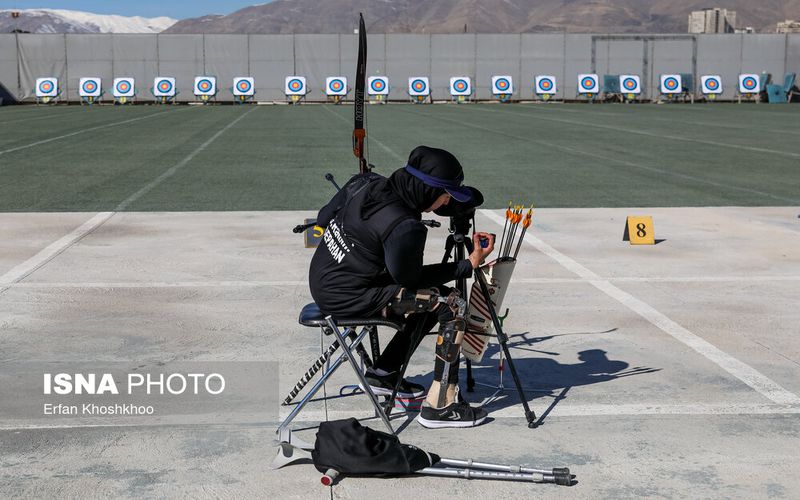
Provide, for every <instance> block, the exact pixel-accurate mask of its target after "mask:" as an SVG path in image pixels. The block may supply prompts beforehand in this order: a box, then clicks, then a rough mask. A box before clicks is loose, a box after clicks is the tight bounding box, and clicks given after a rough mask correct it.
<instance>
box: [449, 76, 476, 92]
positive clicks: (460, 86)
mask: <svg viewBox="0 0 800 500" xmlns="http://www.w3.org/2000/svg"><path fill="white" fill-rule="evenodd" d="M470 94H472V82H471V81H470V78H469V77H468V76H454V77H452V78H450V95H452V96H459V95H470Z"/></svg>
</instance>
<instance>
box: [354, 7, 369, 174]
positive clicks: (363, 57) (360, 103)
mask: <svg viewBox="0 0 800 500" xmlns="http://www.w3.org/2000/svg"><path fill="white" fill-rule="evenodd" d="M358 18H359V19H358V63H357V64H356V93H355V101H354V103H353V104H354V106H353V108H354V119H355V126H354V128H353V154H354V155H355V156H356V158H358V172H359V173H360V174H365V173H367V172H369V171H370V168H369V164H368V163H367V158H366V156H365V154H364V139H366V138H367V130H366V129H365V128H364V94H365V88H366V80H367V28H366V27H365V26H364V14H359V15H358Z"/></svg>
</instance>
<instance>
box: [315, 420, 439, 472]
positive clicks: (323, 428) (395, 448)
mask: <svg viewBox="0 0 800 500" xmlns="http://www.w3.org/2000/svg"><path fill="white" fill-rule="evenodd" d="M311 458H312V459H313V460H314V467H316V468H317V470H318V471H320V472H322V473H325V472H327V471H328V469H334V470H336V471H338V472H339V473H341V474H358V475H377V476H402V475H408V474H413V473H414V472H415V471H418V470H420V469H424V468H425V467H430V466H431V465H433V464H435V463H436V462H438V461H439V456H438V455H434V454H433V453H426V452H425V451H423V450H420V449H419V448H417V447H416V446H411V445H409V444H403V443H401V442H400V440H399V439H398V438H397V436H393V435H392V434H387V433H385V432H380V431H376V430H374V429H370V428H369V427H364V426H362V425H361V424H360V423H359V422H358V420H356V419H355V418H348V419H346V420H334V421H331V422H323V423H322V424H320V426H319V431H318V432H317V442H316V443H315V444H314V450H313V451H312V452H311Z"/></svg>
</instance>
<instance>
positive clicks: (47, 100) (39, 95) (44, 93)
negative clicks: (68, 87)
mask: <svg viewBox="0 0 800 500" xmlns="http://www.w3.org/2000/svg"><path fill="white" fill-rule="evenodd" d="M34 95H35V96H36V104H37V105H42V104H56V103H57V102H58V99H59V97H60V96H61V88H60V87H59V85H58V78H56V77H53V76H48V77H45V78H37V79H36V90H35V92H34Z"/></svg>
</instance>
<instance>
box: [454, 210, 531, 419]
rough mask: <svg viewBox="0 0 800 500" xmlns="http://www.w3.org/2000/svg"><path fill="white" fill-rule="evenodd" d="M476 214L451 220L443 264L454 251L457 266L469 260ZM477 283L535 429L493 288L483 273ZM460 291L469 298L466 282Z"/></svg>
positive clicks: (471, 384) (469, 365)
mask: <svg viewBox="0 0 800 500" xmlns="http://www.w3.org/2000/svg"><path fill="white" fill-rule="evenodd" d="M474 214H475V211H474V209H473V210H472V211H471V213H468V214H464V215H457V216H452V217H450V228H449V231H450V234H449V235H448V236H447V241H446V243H445V249H444V257H443V259H442V262H443V263H444V262H447V261H449V260H450V258H451V256H452V255H453V251H455V261H456V262H458V261H460V260H463V259H465V258H466V256H467V252H470V253H471V252H472V250H473V247H472V239H470V238H468V237H467V235H468V234H469V232H470V229H471V228H472V224H471V222H470V221H471V220H473V217H474ZM475 280H476V281H477V283H478V285H479V286H480V288H481V292H482V293H483V296H484V297H486V298H487V300H486V305H487V306H488V308H489V313H490V314H491V317H492V325H493V326H494V331H495V335H494V336H495V337H497V342H498V343H499V344H500V347H501V349H502V351H501V358H500V359H501V361H500V362H501V363H502V362H503V359H505V360H506V361H507V362H508V369H509V371H510V372H511V377H512V378H513V379H514V385H515V386H516V389H517V394H518V395H519V399H520V401H521V402H522V407H523V409H524V411H525V419H526V420H527V421H528V427H529V428H531V429H533V428H535V427H536V426H537V424H536V414H535V413H534V412H533V411H532V410H531V409H530V406H529V405H528V400H527V398H526V397H525V392H524V391H523V390H522V385H521V384H520V381H519V375H518V374H517V370H516V367H515V366H514V359H513V358H512V357H511V352H510V351H509V349H508V336H507V335H506V334H505V332H503V326H502V324H501V322H500V318H499V317H498V316H497V311H496V310H495V307H494V304H493V303H492V301H491V299H489V297H491V295H490V293H489V285H488V284H487V283H486V277H485V276H484V274H483V272H482V271H481V270H480V269H476V270H475ZM456 288H457V289H458V291H459V292H460V293H461V296H462V297H464V298H467V280H466V279H460V280H457V281H456ZM466 361H467V391H468V392H472V389H473V388H474V387H475V379H474V378H473V376H472V362H471V361H470V360H469V359H467V360H466ZM502 380H503V379H502V374H501V378H500V385H499V386H498V387H497V391H495V393H494V394H493V395H492V397H494V396H495V395H496V394H497V393H498V392H500V391H501V390H503V389H504V387H503V382H502Z"/></svg>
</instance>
